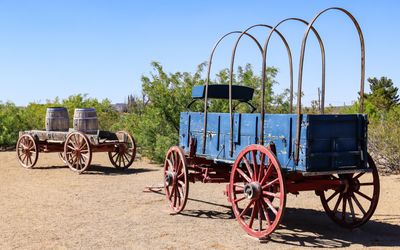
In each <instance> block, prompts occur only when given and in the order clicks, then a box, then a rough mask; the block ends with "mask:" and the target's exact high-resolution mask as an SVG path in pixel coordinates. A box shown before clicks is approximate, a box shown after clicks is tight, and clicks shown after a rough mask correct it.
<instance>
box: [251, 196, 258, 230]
mask: <svg viewBox="0 0 400 250" xmlns="http://www.w3.org/2000/svg"><path fill="white" fill-rule="evenodd" d="M257 204H258V202H257V201H255V202H254V206H253V209H252V210H251V215H250V221H249V227H250V228H252V227H253V222H254V218H255V216H256V214H258V209H257V207H258V206H257Z"/></svg>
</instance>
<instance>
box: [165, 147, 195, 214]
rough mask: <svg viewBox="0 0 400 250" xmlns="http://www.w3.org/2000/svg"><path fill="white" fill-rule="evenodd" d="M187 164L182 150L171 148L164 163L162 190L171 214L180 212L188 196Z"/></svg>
mask: <svg viewBox="0 0 400 250" xmlns="http://www.w3.org/2000/svg"><path fill="white" fill-rule="evenodd" d="M187 168H188V164H187V161H186V157H185V154H184V152H183V150H182V148H180V147H178V146H173V147H171V148H170V149H169V150H168V152H167V156H166V157H165V163H164V190H165V195H166V197H167V200H168V202H169V204H170V207H171V209H172V211H173V212H172V213H173V214H177V213H179V212H181V211H182V210H183V209H184V208H185V205H186V202H187V198H188V194H189V181H188V169H187Z"/></svg>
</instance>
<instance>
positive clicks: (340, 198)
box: [333, 194, 343, 213]
mask: <svg viewBox="0 0 400 250" xmlns="http://www.w3.org/2000/svg"><path fill="white" fill-rule="evenodd" d="M342 198H343V194H340V195H339V198H338V200H337V201H336V204H335V207H334V208H333V213H336V211H337V209H338V207H339V204H340V202H341V201H342Z"/></svg>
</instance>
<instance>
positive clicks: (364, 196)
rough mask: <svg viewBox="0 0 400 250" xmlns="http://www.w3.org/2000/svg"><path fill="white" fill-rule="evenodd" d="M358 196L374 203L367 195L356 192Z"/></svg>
mask: <svg viewBox="0 0 400 250" xmlns="http://www.w3.org/2000/svg"><path fill="white" fill-rule="evenodd" d="M354 192H355V193H356V194H358V195H360V196H361V197H363V198H365V199H367V200H369V201H372V198H370V197H368V196H367V195H365V194H364V193H361V192H360V191H354Z"/></svg>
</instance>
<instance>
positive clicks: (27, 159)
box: [16, 134, 39, 168]
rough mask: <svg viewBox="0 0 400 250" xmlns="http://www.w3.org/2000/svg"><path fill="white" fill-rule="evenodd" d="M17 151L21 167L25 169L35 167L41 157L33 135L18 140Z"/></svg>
mask: <svg viewBox="0 0 400 250" xmlns="http://www.w3.org/2000/svg"><path fill="white" fill-rule="evenodd" d="M16 151H17V157H18V161H19V163H20V164H21V166H23V167H24V168H32V167H33V166H35V164H36V162H37V159H38V157H39V147H38V145H37V143H36V140H35V139H34V138H33V137H32V136H31V135H28V134H24V135H22V136H21V137H20V138H19V139H18V141H17V146H16Z"/></svg>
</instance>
